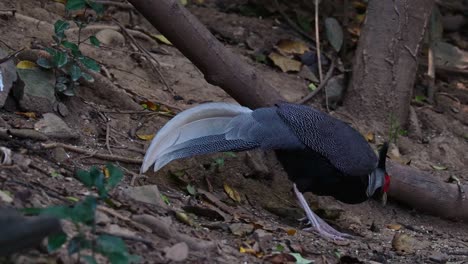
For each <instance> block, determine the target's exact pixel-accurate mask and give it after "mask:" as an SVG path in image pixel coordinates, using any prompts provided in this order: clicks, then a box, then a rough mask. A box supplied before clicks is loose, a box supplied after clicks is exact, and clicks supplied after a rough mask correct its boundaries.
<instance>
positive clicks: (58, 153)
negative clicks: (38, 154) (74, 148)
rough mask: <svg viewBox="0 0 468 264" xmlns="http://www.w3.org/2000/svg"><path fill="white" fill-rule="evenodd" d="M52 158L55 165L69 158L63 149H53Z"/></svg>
mask: <svg viewBox="0 0 468 264" xmlns="http://www.w3.org/2000/svg"><path fill="white" fill-rule="evenodd" d="M52 158H53V159H54V160H55V161H56V162H57V163H62V162H64V161H65V160H66V159H68V158H69V156H68V153H67V152H66V151H65V149H64V148H61V147H59V148H54V149H53V150H52Z"/></svg>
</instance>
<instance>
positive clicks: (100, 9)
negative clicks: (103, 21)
mask: <svg viewBox="0 0 468 264" xmlns="http://www.w3.org/2000/svg"><path fill="white" fill-rule="evenodd" d="M88 5H89V6H90V7H91V9H93V10H94V12H96V14H98V15H102V14H103V13H104V5H103V4H99V3H95V2H92V1H88Z"/></svg>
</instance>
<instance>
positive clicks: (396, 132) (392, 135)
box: [389, 114, 408, 143]
mask: <svg viewBox="0 0 468 264" xmlns="http://www.w3.org/2000/svg"><path fill="white" fill-rule="evenodd" d="M406 135H408V131H407V130H405V129H402V128H401V126H400V123H399V122H398V120H397V119H396V118H395V116H394V115H393V114H391V115H390V131H389V142H392V140H393V142H395V143H396V142H397V140H398V137H400V136H406Z"/></svg>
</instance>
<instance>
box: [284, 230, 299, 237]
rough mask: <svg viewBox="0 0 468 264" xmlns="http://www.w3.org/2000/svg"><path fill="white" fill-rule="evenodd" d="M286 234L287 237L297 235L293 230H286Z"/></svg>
mask: <svg viewBox="0 0 468 264" xmlns="http://www.w3.org/2000/svg"><path fill="white" fill-rule="evenodd" d="M286 233H287V234H288V236H294V235H295V234H296V233H297V230H296V229H293V228H291V229H287V230H286Z"/></svg>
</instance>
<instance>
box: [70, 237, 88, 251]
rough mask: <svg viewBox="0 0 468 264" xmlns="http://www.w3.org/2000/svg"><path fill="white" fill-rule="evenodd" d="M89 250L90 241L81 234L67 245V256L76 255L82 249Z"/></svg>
mask: <svg viewBox="0 0 468 264" xmlns="http://www.w3.org/2000/svg"><path fill="white" fill-rule="evenodd" d="M89 248H91V241H89V240H87V239H86V238H85V237H84V236H83V235H82V234H78V235H76V236H74V237H73V238H72V239H70V241H69V242H68V245H67V251H68V255H72V254H75V253H77V252H78V251H80V250H83V249H89Z"/></svg>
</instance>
